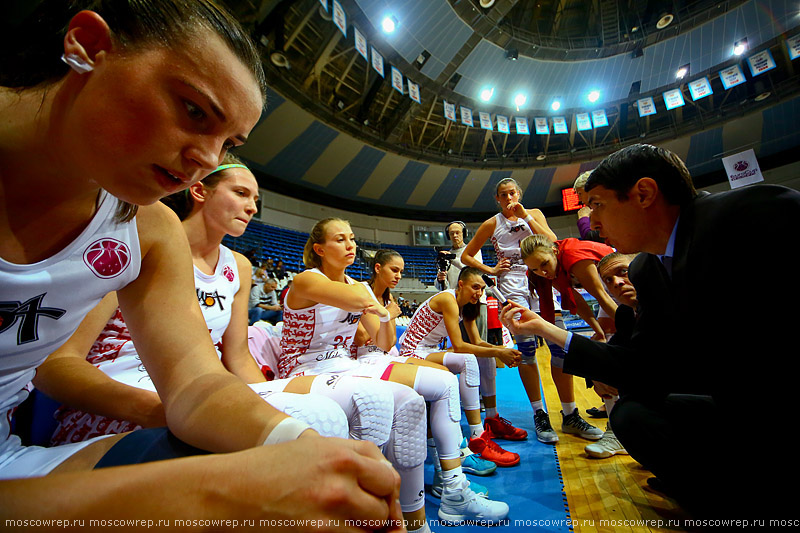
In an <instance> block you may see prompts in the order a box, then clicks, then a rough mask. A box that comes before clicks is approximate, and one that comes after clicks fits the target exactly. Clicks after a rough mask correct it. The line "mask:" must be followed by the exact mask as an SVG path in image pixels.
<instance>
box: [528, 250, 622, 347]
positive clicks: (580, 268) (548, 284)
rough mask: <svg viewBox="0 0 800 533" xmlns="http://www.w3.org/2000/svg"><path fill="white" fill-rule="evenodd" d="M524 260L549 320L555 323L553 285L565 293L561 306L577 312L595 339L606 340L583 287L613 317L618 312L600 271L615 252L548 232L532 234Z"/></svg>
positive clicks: (541, 308) (530, 283)
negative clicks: (552, 236) (557, 237)
mask: <svg viewBox="0 0 800 533" xmlns="http://www.w3.org/2000/svg"><path fill="white" fill-rule="evenodd" d="M520 249H521V252H522V260H523V261H524V262H525V264H526V265H527V267H528V284H529V285H530V286H531V287H532V288H535V290H536V291H537V292H538V293H539V298H540V299H541V302H540V304H539V305H540V314H541V315H542V317H544V318H545V319H546V320H547V321H548V322H551V323H555V322H554V315H555V306H554V304H553V298H552V297H551V296H549V295H551V294H552V292H553V291H552V287H553V286H555V288H556V289H557V290H558V292H559V293H561V306H562V307H563V308H565V309H567V310H569V311H570V312H571V313H577V314H578V315H579V316H580V317H581V318H582V319H583V320H584V321H586V323H587V324H589V326H590V327H591V328H592V329H593V330H594V332H595V334H594V336H593V337H592V338H594V339H597V340H605V336H606V335H605V332H604V331H603V328H602V327H600V323H599V322H598V321H597V319H596V318H595V316H594V312H593V311H592V309H591V308H590V307H589V304H587V303H586V300H584V298H583V295H582V294H581V293H580V292H578V290H577V287H581V288H583V289H585V290H586V292H588V293H589V294H591V295H592V296H594V297H595V299H596V300H597V302H598V303H599V304H600V307H601V308H602V309H603V310H605V312H606V313H608V314H609V315H610V316H614V313H616V311H617V304H616V302H614V300H613V299H612V298H611V296H610V295H609V294H608V292H606V289H605V287H604V286H603V280H602V279H600V274H598V273H597V262H598V261H600V260H601V259H602V258H603V257H605V256H606V255H608V254H610V253H611V252H613V251H614V250H613V248H611V247H610V246H607V245H605V244H602V243H599V242H593V241H583V240H580V239H572V238H570V239H562V240H559V241H555V242H553V241H551V240H550V239H548V238H547V237H545V236H544V235H531V236H530V237H526V238H525V239H524V240H523V241H522V243H520Z"/></svg>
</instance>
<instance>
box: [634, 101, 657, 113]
mask: <svg viewBox="0 0 800 533" xmlns="http://www.w3.org/2000/svg"><path fill="white" fill-rule="evenodd" d="M636 107H637V108H638V109H639V116H640V117H647V116H650V115H655V114H656V103H655V102H654V101H653V97H652V96H647V97H645V98H639V99H638V100H636Z"/></svg>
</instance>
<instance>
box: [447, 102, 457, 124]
mask: <svg viewBox="0 0 800 533" xmlns="http://www.w3.org/2000/svg"><path fill="white" fill-rule="evenodd" d="M444 118H446V119H447V120H452V121H453V122H455V121H456V104H449V103H447V100H445V101H444Z"/></svg>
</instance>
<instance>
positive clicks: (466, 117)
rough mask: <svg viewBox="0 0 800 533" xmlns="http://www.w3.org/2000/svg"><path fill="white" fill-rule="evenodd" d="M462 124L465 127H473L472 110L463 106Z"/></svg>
mask: <svg viewBox="0 0 800 533" xmlns="http://www.w3.org/2000/svg"><path fill="white" fill-rule="evenodd" d="M461 123H462V124H463V125H465V126H469V127H470V128H471V127H472V126H473V123H472V109H470V108H468V107H464V106H463V105H462V106H461Z"/></svg>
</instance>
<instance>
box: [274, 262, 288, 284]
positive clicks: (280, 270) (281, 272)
mask: <svg viewBox="0 0 800 533" xmlns="http://www.w3.org/2000/svg"><path fill="white" fill-rule="evenodd" d="M285 277H286V266H284V264H283V261H282V260H281V259H278V262H277V263H275V279H277V280H279V281H280V280H282V279H283V278H285Z"/></svg>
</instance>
